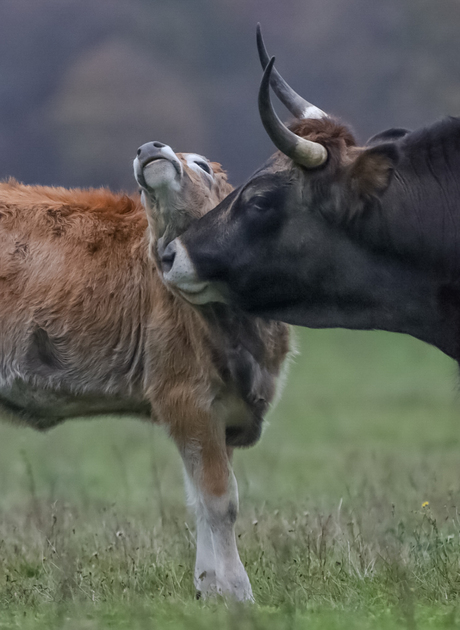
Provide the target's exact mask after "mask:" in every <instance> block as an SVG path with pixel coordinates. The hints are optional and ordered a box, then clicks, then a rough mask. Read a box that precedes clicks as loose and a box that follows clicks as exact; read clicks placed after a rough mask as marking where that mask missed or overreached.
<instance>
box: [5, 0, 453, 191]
mask: <svg viewBox="0 0 460 630" xmlns="http://www.w3.org/2000/svg"><path fill="white" fill-rule="evenodd" d="M257 21H260V22H261V23H262V25H263V28H264V34H265V37H266V41H267V46H268V47H269V52H271V53H274V54H276V56H277V65H278V68H279V69H280V71H281V72H282V73H283V74H284V75H285V77H286V78H287V79H288V80H289V82H290V83H291V84H292V85H293V86H294V87H295V88H296V89H297V90H298V91H299V92H300V93H302V94H303V95H304V96H305V97H306V98H307V99H308V100H311V101H313V102H314V103H315V104H317V105H318V106H320V107H321V108H323V109H326V110H327V111H329V112H331V113H334V114H336V115H338V116H340V117H342V118H343V119H344V120H346V121H347V122H350V123H351V124H352V126H353V128H354V129H355V131H356V133H357V135H358V137H359V139H360V140H365V139H366V138H367V137H368V136H369V135H372V134H373V133H376V132H377V131H379V130H381V129H382V128H384V127H388V126H407V127H409V128H413V127H416V126H419V125H423V124H424V123H426V122H428V121H432V120H434V119H436V118H438V117H441V116H443V115H446V114H453V115H455V114H457V113H459V109H460V54H459V53H460V42H459V39H458V33H459V32H460V2H458V0H436V2H434V1H433V0H385V1H384V2H380V1H377V0H371V1H370V0H347V2H343V0H284V1H283V2H279V1H277V0H168V1H167V2H165V0H129V2H128V1H127V0H97V2H95V1H94V0H33V1H32V0H0V177H2V178H3V177H6V176H9V175H12V176H14V177H16V178H18V179H19V180H22V181H24V182H26V183H42V184H62V185H65V186H89V185H109V186H111V187H114V188H116V189H119V188H127V189H131V188H134V181H133V178H132V174H131V160H132V158H133V155H134V153H135V151H136V149H137V147H138V145H139V144H141V143H143V142H146V141H148V140H154V139H158V140H161V141H164V142H166V143H168V144H171V145H172V146H173V147H174V148H175V149H176V150H185V151H187V150H189V151H197V152H201V153H204V154H205V155H207V156H208V157H211V158H213V159H216V160H218V161H221V162H222V163H223V165H224V166H225V167H226V168H227V169H228V170H229V172H230V175H231V179H232V181H233V183H235V184H236V183H238V182H239V181H240V180H241V179H243V178H244V177H246V176H247V175H249V174H250V172H251V171H252V170H253V169H254V168H255V167H256V166H257V165H258V164H259V163H260V162H261V161H262V160H264V159H265V158H266V157H267V156H268V155H269V153H270V152H271V150H272V147H271V145H270V142H269V140H268V138H266V136H265V133H264V132H263V129H262V127H261V124H260V122H259V119H258V115H257V108H256V94H257V88H258V83H259V80H260V76H261V71H260V68H259V64H258V60H257V56H256V48H255V24H256V22H257Z"/></svg>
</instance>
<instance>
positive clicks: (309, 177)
mask: <svg viewBox="0 0 460 630" xmlns="http://www.w3.org/2000/svg"><path fill="white" fill-rule="evenodd" d="M259 44H260V47H261V49H262V55H261V57H262V63H263V65H265V72H264V76H263V80H262V83H261V87H260V93H259V110H260V115H261V118H262V122H263V124H264V126H265V129H266V131H267V132H268V134H269V135H270V137H271V138H272V140H273V142H274V143H275V145H276V146H277V148H278V149H279V150H278V152H277V153H275V154H274V155H273V156H272V157H271V159H270V160H269V161H268V162H267V163H266V164H265V165H264V166H263V167H262V168H260V169H259V170H258V171H256V173H255V174H254V175H253V176H252V177H251V178H250V179H249V180H248V181H247V182H246V183H245V184H244V185H243V186H241V187H239V188H238V189H237V190H235V191H233V193H231V194H230V195H229V196H228V197H227V198H226V199H225V200H224V201H223V202H221V204H220V205H219V206H217V207H216V208H215V209H214V210H213V211H211V212H210V213H209V214H208V215H207V216H206V217H204V218H203V219H201V220H200V221H199V222H197V223H196V224H195V225H193V226H191V228H190V229H189V230H188V231H187V232H186V233H184V234H183V236H182V237H181V238H180V239H176V240H175V241H173V242H171V243H170V244H169V245H168V246H167V248H166V249H165V250H164V252H163V269H164V279H165V280H166V281H167V282H169V283H170V284H171V285H173V286H174V287H175V288H176V289H177V290H181V289H184V295H185V291H186V292H187V295H186V296H187V298H188V299H189V300H190V301H192V302H194V303H195V304H203V303H205V302H207V301H209V300H211V299H215V297H216V295H220V299H222V300H227V301H231V302H233V303H235V304H238V305H239V306H241V307H242V308H243V309H245V310H247V311H250V312H253V313H255V314H260V315H264V316H269V317H274V318H278V317H279V318H280V319H283V320H284V321H289V322H291V323H306V324H307V325H315V323H314V320H315V317H316V315H318V313H317V309H321V311H322V313H323V314H322V315H319V319H320V320H321V321H324V317H323V316H325V315H324V314H325V313H326V311H327V317H329V320H330V324H331V325H334V317H335V314H336V310H337V309H340V308H342V307H345V308H352V307H356V309H357V310H359V309H362V308H365V307H366V305H363V304H362V303H361V304H358V301H359V296H360V294H361V293H360V289H361V286H362V285H363V284H365V283H368V282H375V281H377V277H375V278H374V279H372V274H373V271H372V270H371V266H370V265H368V264H366V257H365V254H364V253H363V252H362V250H361V249H360V246H358V245H357V244H356V243H355V242H353V241H352V240H351V239H350V238H349V237H348V234H347V228H346V226H347V225H348V226H349V225H352V224H353V222H354V221H355V218H356V217H362V216H364V215H365V214H366V213H367V210H368V209H369V207H370V206H371V205H372V204H373V202H374V200H376V199H378V198H379V197H380V196H381V195H382V194H383V193H384V192H385V190H386V189H387V187H388V185H389V183H390V181H391V178H392V173H393V169H394V167H395V164H396V162H397V160H398V149H397V146H396V145H397V143H396V142H395V141H394V140H393V139H391V140H390V141H383V142H382V141H380V140H378V139H377V140H376V141H375V142H374V144H373V145H372V146H370V147H364V148H363V147H358V146H357V145H356V142H355V140H354V137H353V135H352V133H351V132H350V131H349V129H347V128H346V127H344V126H343V125H342V124H340V123H339V122H338V121H336V120H334V119H333V118H331V117H329V116H327V115H326V114H325V113H324V112H322V111H321V110H319V109H318V108H317V107H315V106H313V105H311V104H310V103H308V102H307V101H304V100H303V99H302V98H301V97H299V96H298V95H297V94H295V92H293V91H292V90H291V88H289V86H287V84H286V83H285V82H284V81H283V79H282V78H281V77H280V75H279V74H278V73H277V72H276V71H275V70H274V68H273V61H274V60H273V59H272V60H271V61H270V62H268V56H267V55H266V53H265V51H264V48H263V44H262V42H261V38H259ZM270 84H271V85H272V87H273V89H274V90H275V91H276V92H277V94H278V96H279V97H280V98H281V99H282V100H283V102H284V104H285V105H286V106H287V107H288V108H289V109H290V110H291V112H292V113H293V114H294V115H295V117H296V119H295V121H294V122H293V124H292V125H291V126H290V127H289V128H288V127H286V126H285V125H284V124H283V123H282V122H281V121H280V120H279V119H278V117H277V115H276V113H275V112H274V110H273V107H272V104H271V100H270ZM344 226H345V227H344ZM374 271H375V270H374ZM194 288H195V289H196V290H194ZM307 306H308V308H309V311H310V312H309V319H308V323H307V322H305V320H304V319H303V320H302V317H303V314H304V313H305V310H306V308H307ZM298 308H300V309H301V311H302V316H301V317H298V316H297V310H298ZM321 318H322V319H321Z"/></svg>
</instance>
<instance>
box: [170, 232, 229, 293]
mask: <svg viewBox="0 0 460 630" xmlns="http://www.w3.org/2000/svg"><path fill="white" fill-rule="evenodd" d="M160 250H161V251H160ZM158 253H159V256H160V259H161V261H162V271H163V281H164V283H165V284H166V285H167V286H168V287H169V288H170V289H171V290H172V291H174V292H175V293H178V294H179V295H181V297H183V298H184V299H186V300H187V301H188V302H190V303H191V304H195V305H202V304H207V303H208V302H224V303H225V302H226V301H227V300H226V298H225V294H224V291H223V290H222V289H221V288H220V287H219V286H218V285H217V284H216V283H213V282H206V281H203V280H200V279H199V278H198V275H197V273H196V270H195V267H194V265H193V263H192V261H191V260H190V257H189V255H188V253H187V250H186V249H185V247H184V245H183V244H182V242H181V240H180V238H176V239H175V240H174V241H172V242H171V243H169V244H168V245H167V246H166V247H165V248H164V249H163V248H162V247H159V252H158Z"/></svg>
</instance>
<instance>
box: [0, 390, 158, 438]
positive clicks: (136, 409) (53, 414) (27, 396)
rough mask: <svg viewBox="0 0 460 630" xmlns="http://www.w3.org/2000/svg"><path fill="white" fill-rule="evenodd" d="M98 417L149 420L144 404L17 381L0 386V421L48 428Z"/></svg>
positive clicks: (149, 412) (114, 396)
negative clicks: (122, 416) (118, 416)
mask: <svg viewBox="0 0 460 630" xmlns="http://www.w3.org/2000/svg"><path fill="white" fill-rule="evenodd" d="M102 414H126V415H138V416H143V417H149V416H150V414H151V408H150V405H149V403H148V402H147V401H144V400H142V399H140V398H136V397H129V396H127V397H124V396H120V395H107V394H104V393H102V392H100V393H99V392H91V393H85V394H75V393H72V392H69V391H65V390H64V389H50V388H45V387H38V386H34V385H31V384H30V383H28V382H25V381H22V380H20V379H16V380H14V381H13V382H12V383H10V384H4V383H3V384H1V383H0V419H4V418H5V419H10V420H11V419H12V420H13V421H19V422H20V423H21V424H26V425H28V426H31V427H33V428H36V429H42V430H44V429H48V428H51V427H53V426H55V425H56V424H59V423H60V422H63V421H64V420H66V419H68V418H75V417H79V416H93V415H94V416H95V415H102Z"/></svg>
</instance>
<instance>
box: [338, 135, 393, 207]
mask: <svg viewBox="0 0 460 630" xmlns="http://www.w3.org/2000/svg"><path fill="white" fill-rule="evenodd" d="M398 160H399V150H398V148H397V147H396V146H395V145H394V144H393V143H386V144H379V145H377V146H375V147H372V148H371V149H365V150H364V151H363V152H362V153H360V154H359V155H358V157H357V158H356V159H355V161H354V162H353V164H352V165H351V173H350V177H351V186H352V189H353V190H354V191H356V192H357V193H358V195H359V196H360V197H362V198H369V197H374V196H377V195H381V194H382V193H383V192H384V191H385V190H386V189H387V188H388V185H389V184H390V181H391V178H392V176H393V171H394V169H395V167H396V165H397V163H398Z"/></svg>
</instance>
